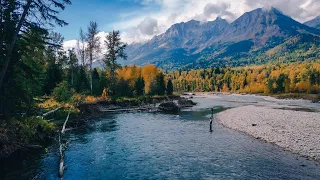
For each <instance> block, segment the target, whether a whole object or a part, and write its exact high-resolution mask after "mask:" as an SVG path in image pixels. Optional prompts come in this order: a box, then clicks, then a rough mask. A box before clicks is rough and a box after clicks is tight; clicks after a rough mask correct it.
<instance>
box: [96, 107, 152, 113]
mask: <svg viewBox="0 0 320 180" xmlns="http://www.w3.org/2000/svg"><path fill="white" fill-rule="evenodd" d="M148 110H157V108H155V107H138V108H128V109H100V111H101V112H126V111H148Z"/></svg>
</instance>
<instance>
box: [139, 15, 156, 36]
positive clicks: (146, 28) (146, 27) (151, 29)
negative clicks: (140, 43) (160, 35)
mask: <svg viewBox="0 0 320 180" xmlns="http://www.w3.org/2000/svg"><path fill="white" fill-rule="evenodd" d="M137 27H138V29H139V30H140V32H141V33H142V34H146V35H149V36H151V35H154V34H155V33H157V31H158V21H157V20H156V19H153V18H152V17H146V18H145V19H144V20H143V21H142V22H141V23H140V24H139V25H138V26H137Z"/></svg>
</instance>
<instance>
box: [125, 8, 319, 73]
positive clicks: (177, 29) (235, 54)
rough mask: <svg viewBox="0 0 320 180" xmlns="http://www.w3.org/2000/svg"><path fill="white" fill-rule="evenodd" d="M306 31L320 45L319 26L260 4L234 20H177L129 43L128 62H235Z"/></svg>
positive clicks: (164, 64) (169, 64)
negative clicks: (149, 36) (157, 32)
mask: <svg viewBox="0 0 320 180" xmlns="http://www.w3.org/2000/svg"><path fill="white" fill-rule="evenodd" d="M303 34H308V35H310V36H308V37H310V38H311V39H315V41H316V42H315V43H316V46H317V45H318V43H319V42H318V38H312V36H320V30H318V29H315V28H312V27H309V26H307V25H305V24H301V23H299V22H297V21H295V20H294V19H292V18H291V17H289V16H286V15H284V14H283V13H282V12H281V11H279V10H277V9H275V8H271V9H270V10H264V9H262V8H258V9H255V10H253V11H250V12H246V13H244V14H243V15H242V16H240V17H239V18H238V19H236V20H235V21H233V22H232V23H228V22H227V21H226V20H224V19H222V18H219V17H218V18H217V19H216V20H214V21H208V22H204V23H201V22H200V21H196V20H191V21H188V22H182V23H177V24H174V25H172V26H171V27H170V28H169V29H168V30H167V31H166V32H164V33H163V34H161V35H158V36H155V37H154V38H152V39H151V40H150V41H147V42H145V43H142V44H135V45H129V46H128V50H127V53H128V57H129V61H128V62H127V64H137V65H145V64H148V63H151V64H155V65H157V66H159V67H161V68H163V69H169V70H170V69H177V68H180V67H181V66H182V67H190V65H192V67H202V66H203V64H207V66H210V64H211V65H212V64H215V65H218V64H217V62H219V63H220V64H221V66H223V65H232V64H236V61H237V60H238V59H241V58H243V57H247V56H252V55H253V54H257V53H260V54H263V53H265V52H267V50H269V49H272V48H274V47H276V46H279V45H281V44H282V43H285V42H286V41H287V40H288V39H290V38H293V37H299V36H302V35H303ZM297 39H301V38H297ZM296 43H299V42H296ZM302 43H305V42H302ZM293 47H295V48H299V46H293ZM279 53H280V52H279ZM281 53H283V52H281ZM312 56H314V55H312ZM231 61H232V62H231Z"/></svg>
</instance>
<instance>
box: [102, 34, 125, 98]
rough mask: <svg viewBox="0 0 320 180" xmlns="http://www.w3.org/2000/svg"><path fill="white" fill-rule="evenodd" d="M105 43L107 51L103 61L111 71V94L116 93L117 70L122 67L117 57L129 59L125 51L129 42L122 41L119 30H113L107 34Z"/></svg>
mask: <svg viewBox="0 0 320 180" xmlns="http://www.w3.org/2000/svg"><path fill="white" fill-rule="evenodd" d="M105 45H106V49H107V52H106V53H105V54H104V59H103V62H104V65H105V67H106V68H107V69H108V70H109V72H110V88H109V90H110V93H109V94H111V95H114V94H115V87H116V84H115V83H116V70H117V69H119V68H120V67H121V66H120V64H118V62H117V59H119V58H122V59H127V56H126V54H125V52H124V50H125V48H126V46H127V44H126V43H123V42H121V38H120V32H119V31H112V32H110V33H109V34H108V35H107V36H106V40H105Z"/></svg>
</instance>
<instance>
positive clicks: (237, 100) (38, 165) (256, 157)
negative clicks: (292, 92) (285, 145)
mask: <svg viewBox="0 0 320 180" xmlns="http://www.w3.org/2000/svg"><path fill="white" fill-rule="evenodd" d="M194 100H195V101H197V102H198V103H199V104H198V105H197V106H196V107H194V108H192V109H189V110H185V111H183V112H181V114H180V115H172V114H160V113H125V114H114V115H108V116H106V117H104V118H100V119H97V120H96V121H95V122H94V123H93V124H92V125H90V127H88V128H86V129H85V130H74V131H69V132H68V134H67V136H68V148H67V150H66V161H65V163H66V166H67V170H66V171H65V176H64V179H320V166H319V164H318V163H317V162H314V161H309V160H306V159H305V158H302V157H299V156H297V155H294V154H292V153H290V152H286V151H283V150H282V149H280V148H278V147H276V146H274V145H272V144H269V143H265V142H263V141H260V140H256V139H254V138H252V137H250V136H248V135H246V134H243V133H239V132H236V131H233V130H230V129H228V128H225V127H223V126H221V125H220V124H218V123H217V122H216V120H214V122H213V127H214V128H213V132H212V133H210V132H209V117H210V108H211V107H215V113H217V112H219V111H223V110H224V109H225V108H230V107H235V106H242V105H246V104H255V103H257V102H259V103H263V102H264V101H265V100H264V99H263V98H261V97H253V96H212V97H211V96H210V97H207V96H206V97H196V98H194ZM286 103H288V102H286ZM293 105H294V103H293ZM310 106H312V105H311V104H310ZM27 158H28V159H23V158H22V159H11V160H10V161H9V160H7V161H6V162H2V163H1V166H3V164H4V163H5V164H6V166H5V167H4V168H3V170H2V171H4V172H3V173H2V175H3V179H57V169H58V161H59V157H58V147H57V145H52V146H51V147H49V150H48V152H47V153H45V152H41V153H40V155H30V156H28V157H27Z"/></svg>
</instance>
